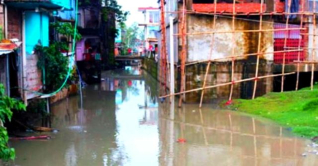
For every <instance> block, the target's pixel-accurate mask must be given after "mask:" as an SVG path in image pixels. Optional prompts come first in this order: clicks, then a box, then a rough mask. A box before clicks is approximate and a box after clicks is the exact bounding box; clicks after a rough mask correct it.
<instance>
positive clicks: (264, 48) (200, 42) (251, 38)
mask: <svg viewBox="0 0 318 166" xmlns="http://www.w3.org/2000/svg"><path fill="white" fill-rule="evenodd" d="M187 24H188V33H190V34H191V33H198V32H200V33H201V32H212V31H219V32H224V31H229V32H231V30H232V19H229V18H222V17H218V18H217V22H216V27H215V29H213V16H207V15H198V14H196V15H188V23H187ZM235 28H236V30H238V31H239V30H258V29H259V23H258V22H252V21H244V20H239V19H237V20H235ZM263 29H273V23H270V22H264V25H263ZM258 34H259V33H258V32H253V33H251V32H237V33H235V36H234V39H235V42H234V43H233V42H232V39H233V37H232V35H233V34H232V33H216V34H215V35H214V44H213V47H211V45H212V37H213V35H212V34H200V35H189V37H188V40H187V41H188V59H187V61H188V62H192V61H199V60H207V59H209V57H210V56H211V58H212V59H214V60H216V59H220V58H226V57H230V56H232V49H233V48H234V50H235V51H234V53H235V56H242V55H243V54H250V53H257V46H258ZM211 49H212V55H211ZM273 49H274V47H273V32H263V33H262V38H261V52H262V53H263V54H262V55H261V58H263V59H266V60H273V54H272V52H273ZM266 53H268V54H266ZM246 58H247V57H243V58H238V59H246ZM217 61H226V60H224V59H223V60H217Z"/></svg>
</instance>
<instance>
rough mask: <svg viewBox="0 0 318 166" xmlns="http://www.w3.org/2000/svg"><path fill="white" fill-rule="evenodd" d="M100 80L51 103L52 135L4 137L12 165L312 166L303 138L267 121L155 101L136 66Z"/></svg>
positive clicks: (314, 158)
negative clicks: (11, 151) (7, 139)
mask: <svg viewBox="0 0 318 166" xmlns="http://www.w3.org/2000/svg"><path fill="white" fill-rule="evenodd" d="M128 69H130V70H128ZM103 78H104V79H105V80H104V81H103V82H102V83H101V84H99V85H90V86H88V87H85V88H84V89H83V96H82V98H81V97H80V96H75V97H70V98H69V99H67V100H64V101H62V102H60V103H57V104H55V105H53V106H52V127H54V128H56V129H59V132H57V133H41V134H47V135H50V136H51V137H52V139H50V140H37V141H10V145H11V146H12V147H14V148H15V149H16V160H15V162H14V164H12V165H19V166H95V165H96V166H100V165H136V166H143V165H145V166H149V165H176V166H178V165H204V166H206V165H215V166H219V165H220V166H223V165H226V166H233V165H239V166H249V165H253V166H254V165H264V166H268V165H279V166H285V165H286V166H293V165H295V166H296V165H297V166H298V165H300V166H302V165H305V166H312V165H318V155H316V154H314V152H315V150H316V148H314V147H310V146H308V145H309V144H310V143H311V142H310V141H309V140H306V139H303V138H299V137H295V136H293V135H292V134H291V133H290V132H289V131H288V130H287V129H285V128H283V127H281V126H278V125H275V124H274V123H272V122H269V121H266V120H263V119H260V118H257V117H252V116H248V115H244V114H240V113H238V112H233V111H226V110H218V109H216V107H215V106H213V105H205V106H204V107H203V108H201V109H199V108H198V105H197V104H195V105H189V104H186V105H184V106H183V107H182V108H177V107H175V106H174V105H173V104H169V102H168V101H164V102H163V103H161V102H158V99H157V94H158V89H159V88H158V86H157V83H156V81H155V80H153V79H152V78H151V77H150V76H149V75H147V74H145V73H142V71H140V70H138V69H135V70H134V69H133V68H127V70H126V71H124V72H123V71H120V72H119V71H116V72H112V73H106V74H104V75H103ZM145 105H146V106H147V107H145ZM317 150H318V149H317ZM309 152H311V153H309ZM304 153H306V156H303V154H304Z"/></svg>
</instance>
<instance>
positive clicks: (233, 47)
mask: <svg viewBox="0 0 318 166" xmlns="http://www.w3.org/2000/svg"><path fill="white" fill-rule="evenodd" d="M232 6H233V15H232V32H233V33H232V56H233V55H234V52H235V47H236V44H235V29H236V28H235V15H236V11H235V1H233V5H232ZM234 64H235V57H233V58H232V67H231V81H232V82H234V70H235V66H234ZM233 89H234V84H231V90H230V96H229V101H231V100H232V95H233Z"/></svg>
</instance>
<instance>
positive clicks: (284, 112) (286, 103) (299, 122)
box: [230, 86, 318, 138]
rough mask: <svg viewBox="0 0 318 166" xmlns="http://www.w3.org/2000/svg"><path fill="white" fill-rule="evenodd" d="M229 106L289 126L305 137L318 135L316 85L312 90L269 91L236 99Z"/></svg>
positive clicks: (317, 96) (317, 93)
mask: <svg viewBox="0 0 318 166" xmlns="http://www.w3.org/2000/svg"><path fill="white" fill-rule="evenodd" d="M230 108H232V109H235V110H238V111H240V112H245V113H249V114H254V115H258V116H262V117H265V118H268V119H271V120H273V121H276V122H278V123H279V124H281V125H283V126H286V127H291V128H292V131H293V132H294V133H296V134H298V135H301V136H305V137H309V138H311V137H314V136H318V86H315V88H314V90H312V91H311V90H310V88H304V89H301V90H299V91H291V92H284V93H269V94H267V95H265V96H262V97H258V98H256V99H254V100H245V99H237V100H234V101H233V104H232V105H231V106H230Z"/></svg>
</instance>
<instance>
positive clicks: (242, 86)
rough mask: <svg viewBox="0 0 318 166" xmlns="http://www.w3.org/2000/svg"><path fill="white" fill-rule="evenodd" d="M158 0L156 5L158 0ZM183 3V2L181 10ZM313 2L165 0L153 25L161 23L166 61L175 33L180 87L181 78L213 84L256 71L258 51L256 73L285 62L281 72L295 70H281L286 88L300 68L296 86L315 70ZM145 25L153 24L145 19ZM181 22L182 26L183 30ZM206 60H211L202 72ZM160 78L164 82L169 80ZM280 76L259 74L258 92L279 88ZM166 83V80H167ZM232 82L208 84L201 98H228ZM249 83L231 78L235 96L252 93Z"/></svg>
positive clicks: (190, 84)
mask: <svg viewBox="0 0 318 166" xmlns="http://www.w3.org/2000/svg"><path fill="white" fill-rule="evenodd" d="M158 4H159V6H160V4H161V1H160V0H159V1H158ZM161 7H162V6H161ZM183 7H185V10H184V11H183ZM317 7H318V3H317V1H316V0H297V1H290V0H266V1H262V0H254V1H249V0H238V1H235V2H234V3H233V1H224V0H218V1H216V2H214V1H213V0H165V1H164V10H162V11H164V13H165V17H164V20H162V19H160V23H161V24H157V25H156V26H158V27H159V26H160V25H162V24H164V26H163V27H165V32H166V34H165V36H166V42H165V44H166V48H167V50H166V52H167V53H168V54H167V57H166V59H167V60H168V61H169V59H170V56H171V55H170V49H171V46H170V42H169V41H171V40H170V37H173V40H172V41H174V42H173V50H174V53H173V56H174V61H175V63H176V64H175V66H176V70H175V72H176V76H175V79H176V80H177V81H176V82H175V84H176V86H175V87H177V88H176V90H177V91H182V90H180V88H181V83H183V84H184V85H185V89H184V90H191V89H196V88H201V87H202V86H203V81H204V80H205V79H206V84H205V86H213V85H219V84H223V83H228V82H233V81H235V80H243V79H248V78H252V77H254V75H255V70H256V64H257V55H259V58H260V61H259V62H260V63H259V69H257V70H259V76H266V75H273V74H279V73H282V68H284V72H285V73H288V72H295V74H292V75H288V76H284V79H283V80H284V82H286V83H285V85H284V86H283V89H284V90H295V86H296V85H295V84H296V82H297V81H296V77H297V76H296V72H298V71H299V73H300V77H298V78H297V79H299V78H300V80H299V83H298V88H299V89H300V88H302V87H305V86H310V84H311V79H310V77H311V72H310V71H311V68H314V70H313V71H314V72H313V73H316V71H317V65H312V64H316V63H315V61H314V60H315V59H317V58H318V57H317V56H318V54H317V53H316V49H317V46H318V45H317V42H315V41H318V40H317V39H316V36H317V31H316V30H315V29H316V28H315V27H316V25H314V24H315V21H313V20H314V18H317V17H316V16H315V13H316V11H317ZM148 9H149V10H150V8H148ZM161 9H162V8H160V7H159V8H157V9H156V11H158V12H159V10H161ZM151 10H153V9H151ZM145 13H146V12H145ZM183 16H184V19H183ZM171 17H172V19H173V25H172V26H173V28H174V29H173V33H174V34H173V35H171V34H170V28H172V27H171V25H170V24H169V18H171ZM214 20H215V21H214ZM260 23H261V24H260ZM144 25H148V27H149V26H153V25H152V24H151V23H150V22H147V21H146V23H144ZM183 28H184V29H185V31H184V32H182V29H183ZM162 30H163V29H162V28H160V30H159V31H158V33H157V36H156V39H157V41H158V44H159V45H160V47H162V44H163V43H162V39H163V38H162V37H163V36H162V33H161V32H163V31H162ZM182 35H184V36H185V38H183V37H182ZM182 49H184V50H185V57H183V55H182ZM160 51H161V50H160V49H159V55H160V56H163V55H164V54H163V53H161V52H160ZM233 56H234V59H235V65H234V68H233V66H232V61H233ZM283 57H285V59H283ZM163 58H164V57H161V59H163ZM182 60H185V76H184V78H182V73H181V70H180V66H181V65H182V63H181V61H182ZM209 62H211V63H212V66H211V67H210V69H209V71H208V74H207V77H205V74H206V69H207V66H208V63H209ZM162 67H163V65H162V64H158V72H159V71H160V70H161V71H162V70H166V71H168V69H167V68H165V69H161V68H162ZM178 67H179V68H178ZM232 68H233V70H234V72H233V73H232ZM297 68H298V69H297ZM177 69H179V70H177ZM166 74H169V72H166ZM232 75H233V77H232ZM159 76H160V74H159ZM161 77H162V76H161ZM165 78H169V76H166V77H165ZM158 79H159V80H161V81H163V82H165V80H168V79H163V78H158ZM281 80H282V79H281V78H280V77H268V78H265V79H260V80H257V81H258V84H257V88H256V89H257V91H256V96H260V95H263V94H266V93H268V92H271V91H281V82H282V81H281ZM317 80H318V79H317V77H314V81H317ZM166 85H169V80H168V82H167V83H166ZM231 86H232V85H228V86H219V87H216V88H210V89H207V90H206V91H205V92H206V93H205V94H206V95H205V96H204V98H203V102H210V101H211V99H215V98H227V97H228V96H229V92H230V91H231ZM253 86H254V82H253V81H250V82H248V81H246V82H245V81H244V82H242V83H238V84H235V85H234V82H233V87H234V88H233V91H234V92H233V97H236V98H252V96H253ZM184 90H183V91H184ZM200 97H201V91H200V90H198V91H193V92H190V93H186V95H183V99H184V101H186V102H199V101H200Z"/></svg>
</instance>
